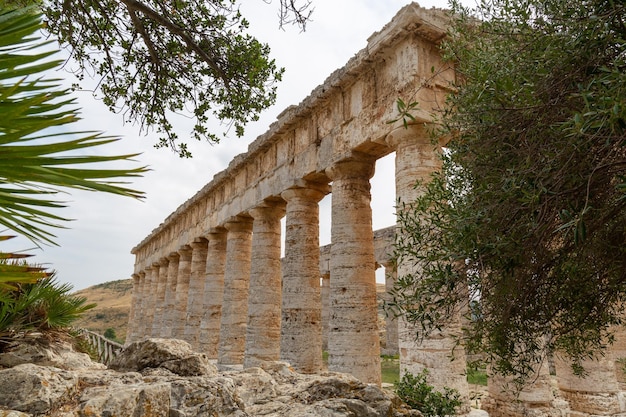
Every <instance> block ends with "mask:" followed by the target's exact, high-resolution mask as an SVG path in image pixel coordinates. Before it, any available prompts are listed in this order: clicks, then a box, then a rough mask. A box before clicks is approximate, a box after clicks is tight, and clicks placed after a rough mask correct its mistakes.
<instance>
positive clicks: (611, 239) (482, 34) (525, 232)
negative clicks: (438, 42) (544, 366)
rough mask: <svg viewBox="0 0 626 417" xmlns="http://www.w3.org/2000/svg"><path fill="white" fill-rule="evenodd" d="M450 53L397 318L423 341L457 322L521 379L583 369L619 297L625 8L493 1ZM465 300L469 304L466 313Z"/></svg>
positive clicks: (617, 317)
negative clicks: (552, 359) (544, 371)
mask: <svg viewBox="0 0 626 417" xmlns="http://www.w3.org/2000/svg"><path fill="white" fill-rule="evenodd" d="M453 10H454V12H455V13H456V15H455V17H454V19H453V23H452V28H451V30H450V35H449V37H448V40H447V41H446V43H445V45H444V47H443V51H444V53H445V55H446V57H447V58H448V59H449V60H450V61H452V62H453V63H454V64H455V67H456V71H457V80H458V81H457V85H455V86H454V88H455V92H454V93H453V94H451V95H450V97H449V100H448V107H447V110H446V111H445V112H444V113H443V115H442V118H441V121H440V122H441V124H440V128H439V129H437V130H438V131H437V132H436V133H437V134H438V135H440V134H444V135H447V136H448V137H450V142H449V144H448V145H447V147H448V152H446V153H444V155H443V171H442V172H441V173H438V174H436V175H434V176H433V179H432V181H431V182H429V183H422V184H419V185H418V186H420V187H422V189H423V191H424V193H423V196H422V197H421V198H419V199H418V200H417V201H414V202H401V203H400V207H399V210H398V214H399V223H400V225H401V227H402V233H400V234H399V237H398V240H397V243H396V251H397V253H396V255H397V256H398V258H399V262H404V263H408V264H410V263H413V265H414V267H415V271H419V273H417V272H416V273H415V274H409V275H406V276H404V277H400V279H399V281H398V285H397V286H396V291H395V297H396V299H395V303H396V307H397V308H398V310H399V311H400V312H402V313H406V314H407V317H408V319H409V320H410V321H412V322H414V323H419V324H420V325H421V326H418V328H419V329H420V336H421V335H424V334H426V333H428V331H430V330H432V329H433V328H437V327H441V326H444V325H445V324H446V322H447V320H449V319H450V318H451V317H453V316H454V314H455V313H456V312H458V311H459V309H460V310H462V311H464V312H465V313H466V314H468V315H469V316H470V319H471V325H470V326H468V327H467V328H466V329H465V332H464V336H463V343H465V345H466V346H467V348H468V349H469V350H470V351H481V352H486V353H487V354H488V356H489V358H490V359H491V361H492V364H493V365H494V367H495V368H494V369H495V370H496V371H499V372H501V373H504V374H515V375H518V376H522V377H523V376H525V375H527V374H528V373H529V372H530V371H531V369H532V367H533V366H534V364H536V363H537V362H538V361H540V360H541V359H542V358H543V357H544V356H545V355H546V354H548V353H549V352H557V353H559V354H562V355H565V356H566V357H569V358H570V359H572V360H573V363H574V365H575V367H576V369H577V370H579V371H580V368H579V367H578V366H577V365H580V363H581V361H582V360H584V359H586V358H588V357H590V356H593V355H594V354H597V353H598V352H601V351H602V349H603V348H604V347H605V346H606V345H607V343H608V342H610V341H611V331H612V326H614V325H620V324H621V323H622V322H623V318H624V313H623V305H624V302H625V301H626V227H625V225H626V4H625V3H624V2H621V1H613V0H542V1H537V0H484V1H482V2H481V3H480V4H479V5H478V6H477V7H476V8H474V9H467V8H463V7H462V6H460V5H459V4H456V3H454V4H453ZM470 301H471V302H470Z"/></svg>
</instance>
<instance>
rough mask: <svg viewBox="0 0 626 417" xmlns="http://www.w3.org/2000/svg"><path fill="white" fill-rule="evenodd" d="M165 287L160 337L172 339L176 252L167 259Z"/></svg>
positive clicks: (178, 258)
mask: <svg viewBox="0 0 626 417" xmlns="http://www.w3.org/2000/svg"><path fill="white" fill-rule="evenodd" d="M167 260H168V261H169V262H168V265H167V285H166V287H165V310H164V312H163V327H162V328H161V333H160V335H161V337H172V328H173V326H174V320H176V309H175V306H176V284H177V282H178V264H179V262H180V255H179V254H178V252H173V253H170V254H169V255H168V257H167Z"/></svg>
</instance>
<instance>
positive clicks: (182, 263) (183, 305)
mask: <svg viewBox="0 0 626 417" xmlns="http://www.w3.org/2000/svg"><path fill="white" fill-rule="evenodd" d="M178 253H179V255H180V259H179V260H178V273H177V275H176V301H175V302H174V314H175V315H174V318H175V319H174V321H173V322H172V337H173V338H174V339H183V338H184V337H185V323H186V322H187V297H188V295H189V280H190V279H191V255H192V249H191V247H190V246H188V245H185V246H183V247H182V248H180V249H179V250H178Z"/></svg>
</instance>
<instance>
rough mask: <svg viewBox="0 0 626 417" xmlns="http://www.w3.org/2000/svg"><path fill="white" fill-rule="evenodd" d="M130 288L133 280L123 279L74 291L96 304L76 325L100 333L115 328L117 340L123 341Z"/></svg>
mask: <svg viewBox="0 0 626 417" xmlns="http://www.w3.org/2000/svg"><path fill="white" fill-rule="evenodd" d="M132 288H133V281H132V280H131V279H124V280H119V281H111V282H105V283H103V284H98V285H94V286H93V287H89V288H85V289H84V290H80V291H76V293H75V294H76V295H78V296H81V297H85V298H87V301H88V302H89V303H96V304H97V305H98V306H97V307H96V308H94V309H93V310H89V311H88V312H87V313H85V314H84V315H83V317H82V318H81V319H80V320H78V321H77V322H76V326H77V327H82V328H85V329H88V330H91V331H94V332H97V333H100V334H104V332H105V331H106V329H109V328H111V329H113V330H115V334H116V336H117V340H118V341H121V342H123V341H124V340H125V339H126V328H127V326H128V313H129V311H130V301H131V295H132Z"/></svg>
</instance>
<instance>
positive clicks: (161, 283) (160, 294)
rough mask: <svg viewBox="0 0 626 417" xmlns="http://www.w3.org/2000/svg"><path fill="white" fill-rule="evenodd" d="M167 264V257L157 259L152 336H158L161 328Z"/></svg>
mask: <svg viewBox="0 0 626 417" xmlns="http://www.w3.org/2000/svg"><path fill="white" fill-rule="evenodd" d="M168 265H169V260H168V259H167V258H161V260H160V261H159V275H158V280H157V285H156V306H155V309H154V319H153V320H152V333H151V335H152V337H160V336H161V331H162V328H163V314H164V312H165V290H166V287H167V270H168Z"/></svg>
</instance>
